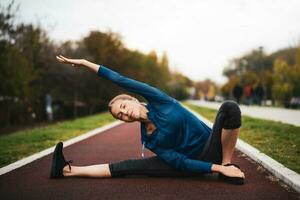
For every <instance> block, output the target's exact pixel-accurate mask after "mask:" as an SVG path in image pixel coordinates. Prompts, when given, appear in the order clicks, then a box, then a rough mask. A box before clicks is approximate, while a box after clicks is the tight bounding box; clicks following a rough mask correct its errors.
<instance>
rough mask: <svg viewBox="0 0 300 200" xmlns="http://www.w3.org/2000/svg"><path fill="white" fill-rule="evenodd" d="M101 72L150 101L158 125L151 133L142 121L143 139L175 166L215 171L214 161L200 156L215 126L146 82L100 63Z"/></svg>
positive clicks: (147, 106) (149, 106)
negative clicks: (198, 158) (203, 120)
mask: <svg viewBox="0 0 300 200" xmlns="http://www.w3.org/2000/svg"><path fill="white" fill-rule="evenodd" d="M98 75H99V76H100V77H104V78H106V79H108V80H110V81H112V82H113V83H115V84H117V85H119V86H120V87H122V88H124V89H126V90H128V91H130V92H133V93H136V94H138V95H141V96H143V97H144V98H145V99H146V100H147V101H148V103H147V104H146V108H147V109H148V110H149V112H147V116H148V119H149V120H150V121H151V122H152V123H153V124H154V125H155V127H156V129H155V130H154V131H153V133H151V134H150V135H149V134H147V130H146V124H145V122H141V142H142V143H143V144H144V145H145V147H146V148H148V149H149V150H151V151H152V152H154V153H155V154H156V155H158V156H159V157H160V158H162V159H163V160H165V161H166V162H167V163H168V164H169V165H170V166H172V167H173V168H176V169H179V170H183V171H192V172H200V173H205V172H211V166H212V163H210V162H204V161H201V160H197V159H196V158H197V156H199V154H200V153H201V152H202V150H203V148H204V145H205V143H206V142H207V140H208V137H209V135H210V134H211V128H210V127H208V126H207V125H206V124H205V123H204V122H202V121H201V120H199V119H198V118H197V117H196V116H195V115H193V114H192V113H191V112H190V111H188V110H187V109H185V108H184V107H183V106H182V105H181V104H180V103H179V102H178V101H176V100H175V99H174V98H172V97H170V96H168V95H167V94H166V93H164V92H163V91H161V90H159V89H157V88H155V87H152V86H150V85H148V84H146V83H143V82H139V81H136V80H134V79H131V78H128V77H126V76H123V75H121V74H119V73H117V72H115V71H113V70H111V69H108V68H106V67H105V66H102V65H100V67H99V69H98Z"/></svg>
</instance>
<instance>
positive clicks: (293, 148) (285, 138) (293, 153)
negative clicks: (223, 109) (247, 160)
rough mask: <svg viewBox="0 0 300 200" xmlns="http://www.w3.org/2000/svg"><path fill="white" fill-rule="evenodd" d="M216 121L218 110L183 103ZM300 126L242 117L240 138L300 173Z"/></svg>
mask: <svg viewBox="0 0 300 200" xmlns="http://www.w3.org/2000/svg"><path fill="white" fill-rule="evenodd" d="M183 104H184V105H186V106H188V107H189V108H191V109H193V110H194V111H196V112H198V113H199V114H201V115H202V116H203V117H205V118H207V119H209V120H210V121H212V122H213V121H214V119H215V115H216V110H214V109H209V108H205V107H199V106H195V105H192V104H188V103H183ZM299 136H300V127H296V126H293V125H289V124H284V123H280V122H274V121H270V120H262V119H256V118H252V117H247V116H243V117H242V127H241V132H240V138H241V139H242V140H244V141H245V142H247V143H249V144H251V145H252V146H254V147H255V148H257V149H259V150H260V151H261V152H263V153H265V154H267V155H269V156H270V157H272V158H273V159H275V160H277V161H278V162H280V163H282V164H283V165H285V166H286V167H288V168H290V169H291V170H294V171H295V172H297V173H300V149H299V148H300V137H299Z"/></svg>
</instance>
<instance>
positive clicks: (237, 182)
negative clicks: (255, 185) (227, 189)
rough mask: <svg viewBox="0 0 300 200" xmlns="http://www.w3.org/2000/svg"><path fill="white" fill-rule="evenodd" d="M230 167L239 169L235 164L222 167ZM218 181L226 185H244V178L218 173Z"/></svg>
mask: <svg viewBox="0 0 300 200" xmlns="http://www.w3.org/2000/svg"><path fill="white" fill-rule="evenodd" d="M231 165H233V166H235V167H237V168H239V169H241V168H240V166H238V165H237V164H233V163H228V164H226V165H224V166H231ZM219 179H221V180H223V181H225V182H227V183H231V184H234V185H243V184H244V183H245V178H242V177H231V176H226V175H224V174H222V173H219Z"/></svg>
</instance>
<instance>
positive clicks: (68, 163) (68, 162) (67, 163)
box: [65, 160, 73, 171]
mask: <svg viewBox="0 0 300 200" xmlns="http://www.w3.org/2000/svg"><path fill="white" fill-rule="evenodd" d="M72 162H73V160H69V161H67V162H65V166H66V165H69V170H70V171H71V165H70V163H72Z"/></svg>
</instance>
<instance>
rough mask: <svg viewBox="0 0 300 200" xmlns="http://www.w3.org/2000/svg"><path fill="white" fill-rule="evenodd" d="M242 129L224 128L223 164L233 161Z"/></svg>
mask: <svg viewBox="0 0 300 200" xmlns="http://www.w3.org/2000/svg"><path fill="white" fill-rule="evenodd" d="M239 132H240V129H239V128H237V129H222V138H221V141H222V153H223V155H222V157H223V159H222V165H225V164H227V163H231V158H232V155H233V152H234V148H235V145H236V142H237V138H238V135H239Z"/></svg>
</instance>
